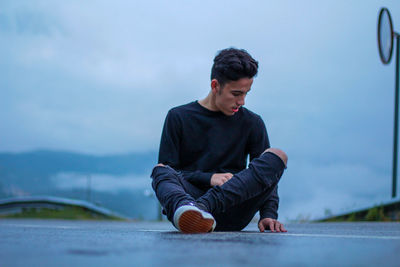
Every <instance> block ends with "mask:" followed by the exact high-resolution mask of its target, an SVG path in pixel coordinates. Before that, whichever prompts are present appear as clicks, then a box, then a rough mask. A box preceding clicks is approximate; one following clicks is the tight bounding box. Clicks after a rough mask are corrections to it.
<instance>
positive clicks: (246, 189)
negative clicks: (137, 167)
mask: <svg viewBox="0 0 400 267" xmlns="http://www.w3.org/2000/svg"><path fill="white" fill-rule="evenodd" d="M284 168H285V165H284V163H283V161H282V160H281V159H280V158H279V157H278V156H276V155H275V154H273V153H270V152H267V153H264V154H262V155H261V156H260V157H259V158H256V159H254V160H252V161H251V162H250V164H249V167H248V168H247V169H244V170H242V171H241V172H239V173H236V174H235V175H234V176H233V177H232V178H231V179H230V180H228V181H227V182H226V183H224V184H223V185H222V186H214V187H212V188H210V189H209V190H208V191H206V192H204V191H203V190H201V189H199V188H197V187H196V186H194V185H192V184H191V183H189V182H188V181H186V180H185V179H184V178H183V176H182V174H181V173H180V172H178V171H175V170H174V169H172V168H171V167H169V166H165V167H161V166H158V167H155V168H154V169H153V172H152V174H151V177H152V178H153V182H152V186H153V189H154V191H155V193H156V196H157V198H158V200H159V201H160V203H161V206H162V207H163V209H164V210H165V212H166V215H167V218H168V220H170V221H171V222H172V221H173V216H174V212H175V210H176V209H177V208H178V207H180V206H182V205H185V204H189V203H199V204H200V205H199V206H204V207H206V209H207V210H208V211H209V212H210V213H211V214H212V215H213V216H214V218H215V220H216V222H217V227H216V229H215V230H216V231H239V230H242V229H243V228H244V227H246V226H247V224H248V223H249V222H250V221H251V219H252V218H253V217H254V215H255V213H256V212H257V211H258V210H259V209H260V207H261V206H262V205H263V204H264V203H265V201H267V200H268V198H269V197H270V195H271V193H272V191H273V190H274V189H275V187H276V186H277V184H278V182H279V180H280V178H281V176H282V174H283V171H284Z"/></svg>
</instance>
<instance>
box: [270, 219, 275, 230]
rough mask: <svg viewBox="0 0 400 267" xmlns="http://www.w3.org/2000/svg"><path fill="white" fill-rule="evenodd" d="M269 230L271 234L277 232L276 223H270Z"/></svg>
mask: <svg viewBox="0 0 400 267" xmlns="http://www.w3.org/2000/svg"><path fill="white" fill-rule="evenodd" d="M269 229H270V230H271V232H275V225H274V221H272V220H271V221H270V222H269Z"/></svg>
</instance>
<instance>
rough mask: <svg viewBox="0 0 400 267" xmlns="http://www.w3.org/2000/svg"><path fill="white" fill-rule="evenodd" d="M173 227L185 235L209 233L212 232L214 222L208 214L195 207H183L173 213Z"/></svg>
mask: <svg viewBox="0 0 400 267" xmlns="http://www.w3.org/2000/svg"><path fill="white" fill-rule="evenodd" d="M174 225H175V227H176V228H177V229H178V230H179V231H181V232H182V233H186V234H193V233H209V232H212V231H214V229H215V226H216V222H215V219H214V217H213V216H212V215H211V214H210V213H208V212H205V211H202V210H201V209H199V208H197V207H196V206H192V205H184V206H181V207H179V208H178V209H177V210H176V211H175V214H174Z"/></svg>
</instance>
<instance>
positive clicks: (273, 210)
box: [260, 186, 279, 220]
mask: <svg viewBox="0 0 400 267" xmlns="http://www.w3.org/2000/svg"><path fill="white" fill-rule="evenodd" d="M278 207H279V196H278V186H276V187H275V189H274V191H273V192H272V193H271V197H270V198H269V199H268V200H267V201H265V203H264V204H263V206H262V207H261V208H260V220H262V219H264V218H271V219H278Z"/></svg>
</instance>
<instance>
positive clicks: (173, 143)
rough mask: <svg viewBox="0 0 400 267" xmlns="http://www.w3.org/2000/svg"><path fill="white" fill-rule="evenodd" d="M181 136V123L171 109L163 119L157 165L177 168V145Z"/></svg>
mask: <svg viewBox="0 0 400 267" xmlns="http://www.w3.org/2000/svg"><path fill="white" fill-rule="evenodd" d="M181 135H182V131H181V122H180V120H179V118H178V116H177V114H175V113H174V112H173V109H172V110H170V111H169V112H168V114H167V117H166V118H165V122H164V127H163V130H162V134H161V142H160V150H159V153H158V163H162V164H166V165H169V166H171V167H172V168H178V167H179V145H180V138H181Z"/></svg>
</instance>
